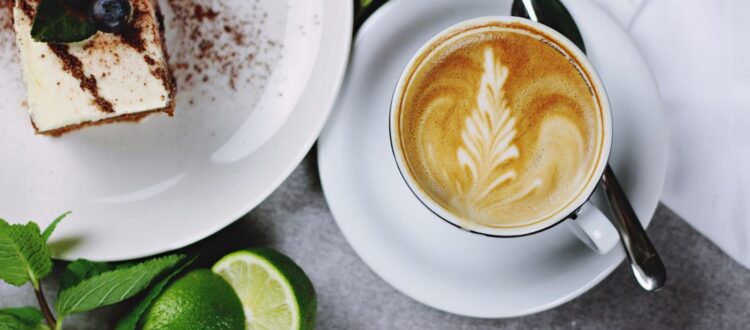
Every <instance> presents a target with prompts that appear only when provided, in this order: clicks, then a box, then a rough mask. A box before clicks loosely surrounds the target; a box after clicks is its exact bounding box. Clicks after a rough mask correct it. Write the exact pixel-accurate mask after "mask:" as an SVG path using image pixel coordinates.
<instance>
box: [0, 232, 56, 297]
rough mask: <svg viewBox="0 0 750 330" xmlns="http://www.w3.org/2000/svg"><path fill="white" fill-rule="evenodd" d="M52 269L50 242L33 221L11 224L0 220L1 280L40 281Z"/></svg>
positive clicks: (35, 284) (35, 282) (12, 282)
mask: <svg viewBox="0 0 750 330" xmlns="http://www.w3.org/2000/svg"><path fill="white" fill-rule="evenodd" d="M50 271H52V257H51V255H50V252H49V248H48V247H47V243H46V242H45V241H44V238H43V237H42V235H41V234H40V231H39V226H37V224H35V223H33V222H29V223H27V224H26V225H10V224H8V223H7V222H5V221H3V220H1V219H0V279H2V280H4V281H5V282H8V283H9V284H11V285H15V286H21V285H24V284H26V283H28V282H31V283H32V284H33V285H34V287H35V288H36V287H38V286H39V280H41V279H42V278H44V277H45V276H47V274H49V273H50Z"/></svg>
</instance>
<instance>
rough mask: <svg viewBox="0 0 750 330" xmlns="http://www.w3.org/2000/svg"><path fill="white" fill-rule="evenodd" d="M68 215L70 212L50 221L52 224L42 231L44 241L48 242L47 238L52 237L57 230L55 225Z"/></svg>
mask: <svg viewBox="0 0 750 330" xmlns="http://www.w3.org/2000/svg"><path fill="white" fill-rule="evenodd" d="M68 214H70V211H68V212H65V213H63V214H62V215H61V216H59V217H57V219H55V221H52V223H51V224H49V226H47V228H45V229H44V232H43V233H42V237H44V240H45V241H49V237H50V236H52V233H53V232H54V231H55V229H56V228H57V224H59V223H60V221H62V219H65V217H67V216H68Z"/></svg>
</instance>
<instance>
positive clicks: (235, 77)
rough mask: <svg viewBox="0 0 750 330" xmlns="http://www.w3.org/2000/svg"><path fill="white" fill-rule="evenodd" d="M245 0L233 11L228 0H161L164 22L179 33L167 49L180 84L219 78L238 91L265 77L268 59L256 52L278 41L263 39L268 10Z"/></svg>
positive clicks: (185, 85)
mask: <svg viewBox="0 0 750 330" xmlns="http://www.w3.org/2000/svg"><path fill="white" fill-rule="evenodd" d="M246 1H248V2H247V3H245V4H244V5H250V6H252V8H251V9H252V10H250V11H248V10H237V8H234V7H237V6H238V4H237V3H236V2H233V1H211V0H166V2H167V3H168V5H169V6H170V9H171V10H172V13H173V16H172V17H171V19H170V20H169V22H168V24H167V25H168V26H169V27H170V28H172V29H176V30H177V31H176V32H177V34H178V35H179V37H178V40H172V41H168V42H169V44H170V45H171V46H173V48H174V49H169V51H170V53H171V54H170V55H171V57H170V64H171V69H172V71H173V73H174V75H175V77H176V78H177V80H178V86H179V87H180V89H192V88H193V87H195V85H196V84H198V83H205V82H208V81H209V80H211V82H212V83H216V81H213V80H214V79H220V80H221V81H219V82H220V83H222V84H224V83H225V84H226V86H227V87H229V88H231V89H232V90H238V89H239V88H240V85H241V84H243V83H249V82H252V81H253V80H262V79H266V80H267V79H268V78H269V76H270V74H271V69H272V64H271V63H258V62H257V61H258V56H257V54H258V53H259V52H261V51H267V49H265V48H279V47H282V46H281V43H279V42H277V41H272V40H266V39H265V36H264V33H263V26H264V25H265V23H266V20H267V19H268V13H267V12H265V11H264V9H263V8H261V6H259V5H258V0H246ZM250 1H252V3H251V2H250ZM232 3H234V5H232ZM208 73H216V75H209V74H208Z"/></svg>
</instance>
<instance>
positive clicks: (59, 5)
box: [31, 0, 96, 43]
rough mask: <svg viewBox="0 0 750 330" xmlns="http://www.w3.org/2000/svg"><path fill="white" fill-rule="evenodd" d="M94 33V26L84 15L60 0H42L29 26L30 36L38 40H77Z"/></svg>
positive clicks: (68, 41) (70, 41)
mask: <svg viewBox="0 0 750 330" xmlns="http://www.w3.org/2000/svg"><path fill="white" fill-rule="evenodd" d="M94 34H96V28H95V27H94V25H93V24H92V23H91V22H90V21H89V20H88V19H87V18H86V16H85V15H83V14H77V13H75V12H74V11H73V10H71V9H70V8H68V7H67V6H66V3H65V2H63V1H62V0H42V1H41V3H39V6H38V7H37V10H36V17H34V25H33V26H32V27H31V37H32V38H34V40H36V41H39V42H48V43H72V42H79V41H83V40H86V39H88V38H89V37H91V36H93V35H94Z"/></svg>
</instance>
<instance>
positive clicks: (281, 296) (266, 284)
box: [212, 248, 317, 330]
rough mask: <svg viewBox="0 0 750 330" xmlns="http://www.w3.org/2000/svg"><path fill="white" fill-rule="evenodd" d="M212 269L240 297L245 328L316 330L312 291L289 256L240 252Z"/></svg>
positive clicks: (263, 250) (266, 251) (268, 251)
mask: <svg viewBox="0 0 750 330" xmlns="http://www.w3.org/2000/svg"><path fill="white" fill-rule="evenodd" d="M212 270H213V271H214V272H215V273H216V274H219V276H221V277H223V278H224V279H225V280H226V281H227V282H228V283H229V284H230V285H231V286H232V287H233V288H234V290H235V292H237V295H238V296H239V297H240V301H241V302H242V306H243V308H244V311H245V321H246V322H247V323H246V324H247V326H246V328H247V329H258V330H265V329H268V330H285V329H303V330H304V329H313V328H314V327H315V314H316V312H317V301H316V298H315V289H314V288H313V286H312V283H311V282H310V279H309V278H308V277H307V275H306V274H305V272H304V271H303V270H302V268H300V267H299V266H298V265H297V264H296V263H294V261H292V259H289V257H287V256H285V255H283V254H281V253H279V252H277V251H275V250H272V249H266V248H256V249H249V250H242V251H237V252H234V253H231V254H228V255H227V256H225V257H224V258H222V259H221V260H219V261H218V262H217V263H216V264H215V265H214V266H213V268H212Z"/></svg>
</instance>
